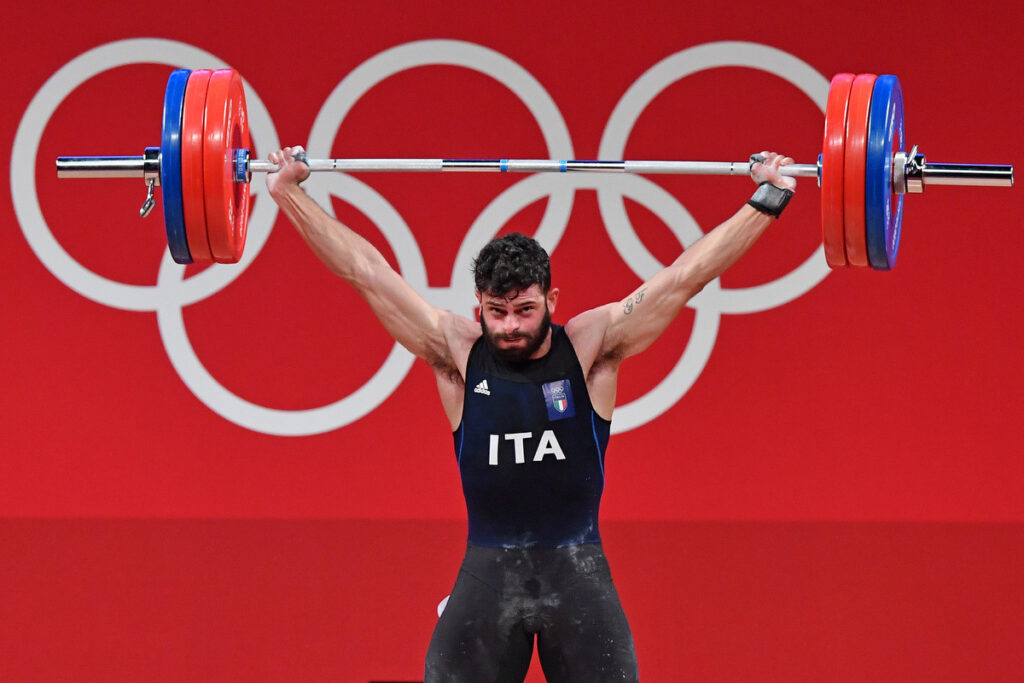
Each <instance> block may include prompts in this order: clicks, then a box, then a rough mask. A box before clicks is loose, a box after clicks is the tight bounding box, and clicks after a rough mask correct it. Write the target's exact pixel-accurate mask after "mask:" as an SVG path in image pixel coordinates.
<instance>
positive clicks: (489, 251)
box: [473, 232, 551, 297]
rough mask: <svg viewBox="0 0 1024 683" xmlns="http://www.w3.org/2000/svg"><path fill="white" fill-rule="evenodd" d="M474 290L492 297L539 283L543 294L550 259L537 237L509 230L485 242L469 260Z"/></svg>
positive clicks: (511, 293) (548, 287)
mask: <svg viewBox="0 0 1024 683" xmlns="http://www.w3.org/2000/svg"><path fill="white" fill-rule="evenodd" d="M473 279H474V280H475V281H476V291H478V292H490V293H491V294H494V295H495V296H500V297H509V296H513V297H514V296H516V295H517V293H518V292H521V291H523V290H524V289H529V288H530V286H531V285H540V288H541V289H542V290H543V291H544V294H547V293H548V290H549V289H551V259H550V258H548V253H547V252H546V251H544V248H543V247H542V246H540V244H539V243H538V242H537V240H535V239H533V238H532V237H526V236H525V235H522V234H520V233H518V232H513V233H511V234H509V235H505V236H504V237H497V238H495V239H493V240H491V241H490V242H488V243H487V246H485V247H484V248H483V249H481V250H480V254H479V255H478V256H477V257H476V258H475V259H473Z"/></svg>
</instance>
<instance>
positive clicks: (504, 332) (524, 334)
mask: <svg viewBox="0 0 1024 683" xmlns="http://www.w3.org/2000/svg"><path fill="white" fill-rule="evenodd" d="M514 294H515V296H514V297H512V298H506V297H500V296H495V295H493V294H491V293H489V292H483V293H477V298H478V299H479V300H480V326H481V328H483V332H484V338H485V339H487V342H488V343H489V344H490V345H491V346H492V347H494V350H495V351H496V352H497V353H498V355H499V356H501V357H502V358H504V359H505V360H506V361H509V362H512V363H518V362H521V361H524V360H527V359H528V358H537V357H539V356H541V355H543V350H542V349H541V347H542V346H543V345H544V342H546V341H547V339H548V331H549V330H550V329H551V312H552V311H553V310H555V303H556V301H557V299H558V290H557V289H552V290H550V291H549V292H548V293H547V296H545V295H544V292H543V291H542V290H541V288H540V285H530V287H529V289H525V290H523V291H521V292H514Z"/></svg>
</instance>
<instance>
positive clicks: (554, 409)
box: [454, 325, 611, 548]
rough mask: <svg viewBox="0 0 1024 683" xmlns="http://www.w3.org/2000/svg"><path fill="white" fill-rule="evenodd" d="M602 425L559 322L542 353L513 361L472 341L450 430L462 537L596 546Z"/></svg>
mask: <svg viewBox="0 0 1024 683" xmlns="http://www.w3.org/2000/svg"><path fill="white" fill-rule="evenodd" d="M610 428H611V423H610V422H609V421H608V420H605V419H604V418H602V417H600V416H598V415H597V413H596V412H594V409H593V406H592V405H591V404H590V396H589V395H588V393H587V384H586V380H585V379H584V377H583V370H582V368H581V367H580V363H579V360H578V359H577V358H576V352H575V351H574V350H573V347H572V343H571V342H570V341H569V338H568V336H567V335H566V334H565V329H564V328H562V327H561V326H559V325H552V327H551V348H550V350H549V352H548V353H547V354H545V355H544V356H543V357H542V358H537V359H534V360H527V361H524V362H522V363H507V362H505V361H504V360H503V359H502V358H501V357H500V356H498V355H497V354H496V353H495V351H494V349H493V347H492V346H491V345H490V344H489V343H487V341H486V340H485V339H484V338H483V337H481V338H480V339H478V340H477V341H476V343H475V344H474V345H473V348H472V350H471V351H470V353H469V362H468V364H467V367H466V389H465V402H464V405H463V412H462V423H461V424H460V425H459V428H458V429H457V430H456V431H455V432H454V440H455V453H456V457H457V459H458V463H459V473H460V475H461V477H462V490H463V493H464V495H465V497H466V509H467V512H468V514H469V542H470V543H472V544H473V545H478V546H489V547H500V548H513V547H515V548H529V547H541V548H557V547H561V546H569V545H579V544H580V543H595V542H599V541H600V540H601V535H600V533H599V531H598V523H597V515H598V508H599V506H600V503H601V493H602V491H603V490H604V454H605V449H606V447H607V445H608V435H609V430H610Z"/></svg>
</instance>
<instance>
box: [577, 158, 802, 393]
mask: <svg viewBox="0 0 1024 683" xmlns="http://www.w3.org/2000/svg"><path fill="white" fill-rule="evenodd" d="M764 157H765V161H764V163H762V164H754V166H753V169H752V178H753V180H754V182H756V183H758V184H760V183H761V182H764V181H767V182H770V183H772V184H773V185H776V186H777V187H781V188H787V189H790V190H792V189H793V188H795V186H796V181H795V179H793V178H790V177H786V176H783V175H781V174H780V173H779V171H778V169H779V167H780V166H783V165H786V164H791V163H793V160H792V159H791V158H789V157H783V156H781V155H779V154H773V153H770V152H765V153H764ZM774 220H775V219H774V218H773V217H772V216H770V215H768V214H767V213H762V212H761V211H759V210H758V209H755V208H754V207H753V206H750V205H749V204H744V205H743V206H742V207H741V208H740V210H739V211H737V212H736V213H735V214H734V215H733V216H732V217H730V218H729V219H727V220H726V221H725V222H723V223H722V224H721V225H719V226H718V227H716V228H715V229H714V230H712V231H711V232H709V233H708V234H707V235H705V236H704V237H702V238H701V239H700V240H698V241H697V242H696V243H695V244H694V245H693V246H691V247H690V248H688V249H686V250H685V251H684V252H683V253H682V254H681V255H680V256H679V258H677V259H676V260H675V261H674V262H673V263H672V265H670V266H668V267H666V268H664V269H663V270H661V271H660V272H658V273H657V274H656V275H655V276H654V277H652V278H651V279H650V280H648V281H647V282H645V283H644V284H642V285H640V287H638V288H637V289H636V290H635V291H633V292H632V293H631V294H630V295H629V296H628V297H626V298H625V299H623V300H622V301H620V302H618V303H613V304H607V305H605V306H601V307H599V308H595V309H593V310H590V311H586V312H585V313H582V314H580V315H579V316H577V317H576V318H573V319H572V320H571V321H569V323H568V325H567V326H566V332H567V333H568V334H569V336H570V338H571V339H572V341H573V346H574V348H575V349H576V353H577V356H579V358H580V362H581V364H582V365H583V367H584V372H587V373H588V377H589V372H588V371H589V369H590V368H591V366H594V367H596V366H597V365H601V364H605V363H606V362H610V363H611V364H612V365H613V366H616V367H617V364H618V362H620V361H621V360H622V359H624V358H628V357H629V356H632V355H635V354H637V353H640V352H641V351H643V350H644V349H646V348H647V347H649V346H650V345H651V344H653V343H654V340H655V339H657V338H658V336H659V335H660V334H661V333H662V332H664V331H665V328H667V327H668V325H669V323H671V322H672V320H673V319H675V317H676V316H677V315H678V314H679V312H680V311H681V310H682V309H683V306H685V305H686V302H687V301H689V300H690V299H691V298H692V297H694V296H695V295H697V294H698V293H699V292H700V291H701V290H702V289H703V288H704V286H705V285H707V284H708V283H709V282H711V281H712V280H714V279H715V278H716V277H718V276H719V275H721V274H722V273H724V272H725V271H726V270H727V269H728V268H729V266H731V265H732V264H734V263H735V262H736V261H737V260H739V258H740V257H741V256H742V255H743V254H744V253H746V251H747V250H748V249H750V247H751V246H753V244H754V242H756V241H757V239H758V238H759V237H760V236H761V235H762V234H763V233H764V231H765V230H767V228H768V226H769V225H771V224H772V222H773V221H774Z"/></svg>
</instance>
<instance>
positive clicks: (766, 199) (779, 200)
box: [747, 180, 793, 218]
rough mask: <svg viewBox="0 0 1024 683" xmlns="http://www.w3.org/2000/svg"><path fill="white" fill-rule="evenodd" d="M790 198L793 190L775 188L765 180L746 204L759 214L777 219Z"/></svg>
mask: <svg viewBox="0 0 1024 683" xmlns="http://www.w3.org/2000/svg"><path fill="white" fill-rule="evenodd" d="M792 196H793V190H787V189H784V188H781V187H777V186H775V185H772V184H771V183H770V182H768V181H767V180H766V181H764V182H763V183H761V184H760V185H758V186H757V190H756V191H755V192H754V196H753V197H751V198H750V201H748V202H747V204H750V205H751V206H752V207H754V208H755V209H757V210H758V211H760V212H761V213H766V214H768V215H769V216H774V217H775V218H778V217H779V216H780V215H781V214H782V210H783V209H785V208H786V204H789V199H790V197H792Z"/></svg>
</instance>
